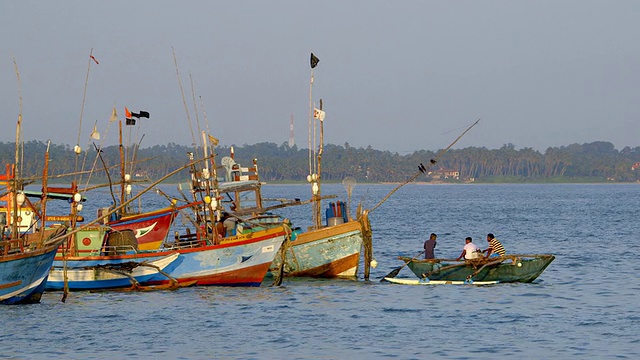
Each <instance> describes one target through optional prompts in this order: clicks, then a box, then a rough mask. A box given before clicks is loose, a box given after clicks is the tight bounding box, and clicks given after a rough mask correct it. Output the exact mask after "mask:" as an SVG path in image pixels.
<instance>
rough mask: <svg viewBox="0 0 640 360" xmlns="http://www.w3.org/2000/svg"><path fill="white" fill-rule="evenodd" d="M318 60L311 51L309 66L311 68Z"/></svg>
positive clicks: (316, 64)
mask: <svg viewBox="0 0 640 360" xmlns="http://www.w3.org/2000/svg"><path fill="white" fill-rule="evenodd" d="M319 61H320V59H318V58H317V57H316V56H315V55H313V53H311V68H312V69H313V68H314V67H316V66H318V62H319Z"/></svg>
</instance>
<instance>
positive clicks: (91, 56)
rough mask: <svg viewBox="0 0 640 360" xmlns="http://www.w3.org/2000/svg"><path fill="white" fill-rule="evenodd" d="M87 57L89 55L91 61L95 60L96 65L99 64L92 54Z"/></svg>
mask: <svg viewBox="0 0 640 360" xmlns="http://www.w3.org/2000/svg"><path fill="white" fill-rule="evenodd" d="M89 57H90V58H91V59H92V60H93V61H95V62H96V65H97V64H100V63H99V62H98V60H96V58H94V57H93V55H89Z"/></svg>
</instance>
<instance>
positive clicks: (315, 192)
mask: <svg viewBox="0 0 640 360" xmlns="http://www.w3.org/2000/svg"><path fill="white" fill-rule="evenodd" d="M319 61H320V60H319V59H318V58H317V57H316V56H315V55H314V54H313V53H311V58H310V64H311V80H310V81H309V175H307V181H308V182H309V183H310V184H311V201H312V202H313V203H314V207H313V219H312V221H313V226H312V227H313V228H315V229H318V228H320V225H321V224H320V222H321V221H320V219H321V218H320V206H321V203H320V185H319V180H320V179H319V177H320V176H319V167H320V165H319V164H316V166H314V164H313V156H312V153H313V151H315V140H316V134H315V131H314V133H313V150H312V144H311V127H312V123H311V122H312V120H313V118H314V109H313V96H312V94H313V92H312V90H313V69H314V68H315V67H316V66H318V62H319ZM313 125H315V123H314V124H313ZM314 130H315V126H314ZM321 156H322V155H321V154H320V155H318V159H319V158H320V157H321ZM314 171H317V172H318V173H316V172H314Z"/></svg>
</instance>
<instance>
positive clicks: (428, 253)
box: [424, 233, 438, 259]
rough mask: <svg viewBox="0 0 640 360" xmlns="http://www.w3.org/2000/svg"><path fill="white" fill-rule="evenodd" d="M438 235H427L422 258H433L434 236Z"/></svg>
mask: <svg viewBox="0 0 640 360" xmlns="http://www.w3.org/2000/svg"><path fill="white" fill-rule="evenodd" d="M437 237H438V235H436V234H434V233H431V235H430V236H429V240H427V241H425V242H424V258H425V259H433V258H435V248H436V238H437Z"/></svg>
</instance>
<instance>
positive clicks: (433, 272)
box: [400, 254, 555, 283]
mask: <svg viewBox="0 0 640 360" xmlns="http://www.w3.org/2000/svg"><path fill="white" fill-rule="evenodd" d="M400 259H401V260H403V261H405V262H409V263H408V264H407V266H408V267H409V269H411V271H412V272H413V273H414V274H415V275H416V276H417V277H419V278H422V277H423V275H424V274H427V277H428V278H429V280H445V281H465V280H467V277H469V276H471V275H473V277H472V280H473V281H498V282H500V283H510V282H524V283H529V282H532V281H533V280H535V279H536V278H538V276H540V274H542V272H543V271H544V270H545V269H546V268H547V266H549V264H551V262H552V261H553V260H554V259H555V256H553V255H549V254H542V255H520V254H514V255H507V256H504V257H502V259H503V261H502V262H501V263H499V264H495V265H491V266H486V267H485V268H483V269H480V268H481V267H482V265H484V264H483V263H482V262H481V261H475V260H467V261H465V262H458V263H456V262H455V261H452V262H443V261H441V260H438V259H433V260H413V261H410V260H411V258H408V257H400ZM497 259H499V258H491V259H489V261H492V262H493V261H495V260H497ZM485 263H486V260H485ZM454 265H455V266H454ZM439 269H442V270H441V271H440V270H439ZM475 272H477V274H475V275H474V273H475Z"/></svg>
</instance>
